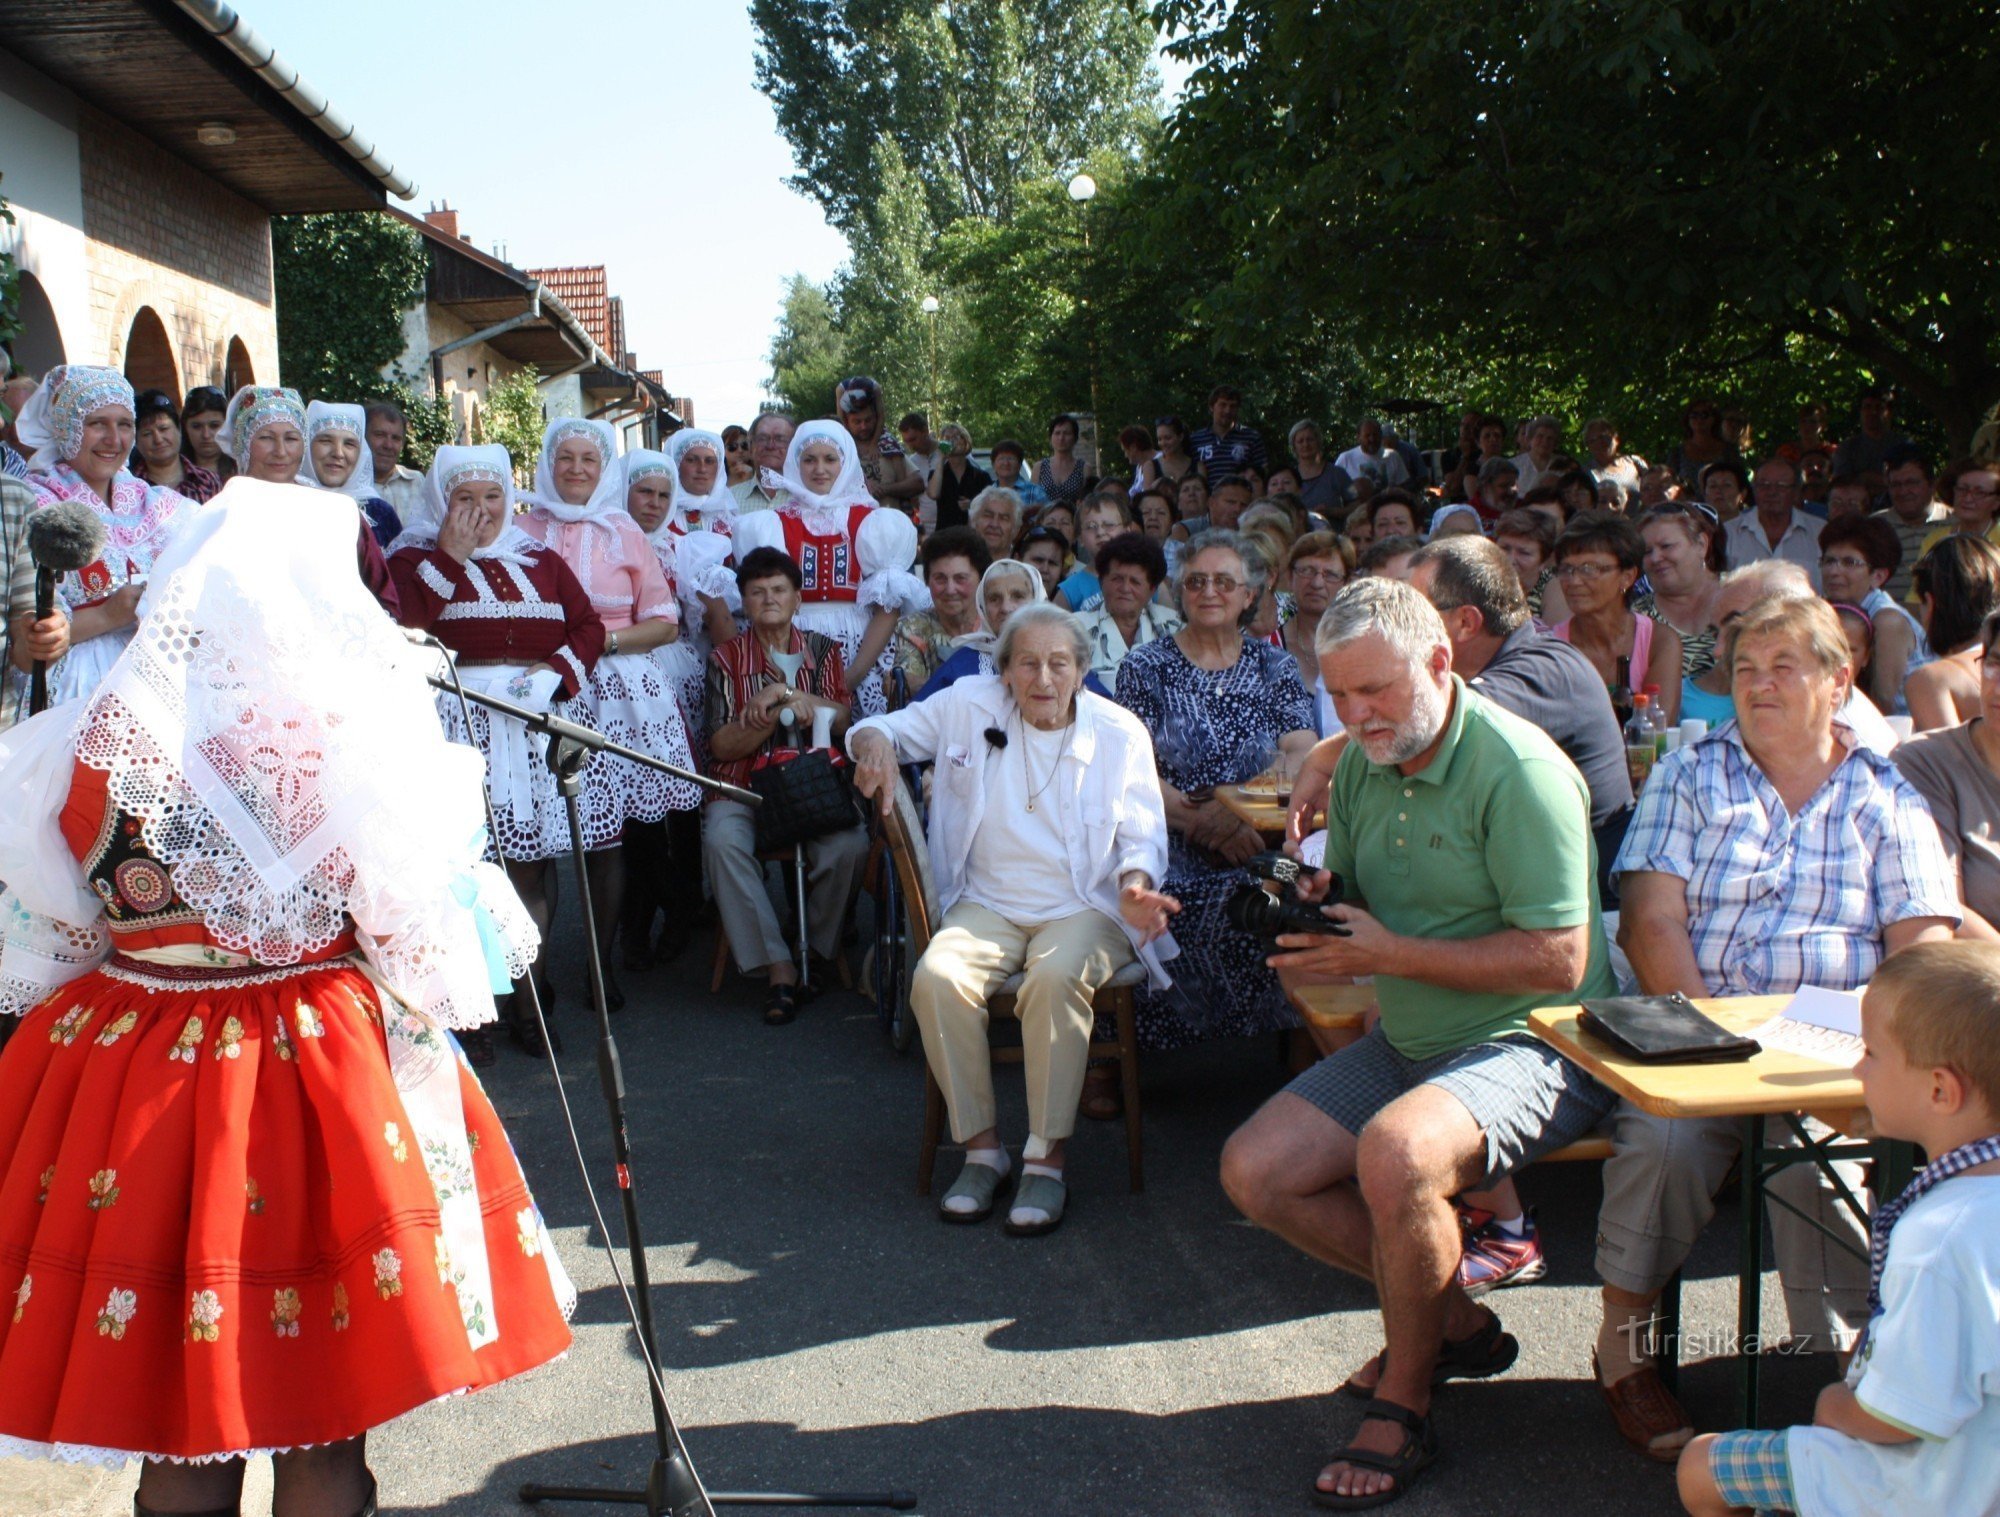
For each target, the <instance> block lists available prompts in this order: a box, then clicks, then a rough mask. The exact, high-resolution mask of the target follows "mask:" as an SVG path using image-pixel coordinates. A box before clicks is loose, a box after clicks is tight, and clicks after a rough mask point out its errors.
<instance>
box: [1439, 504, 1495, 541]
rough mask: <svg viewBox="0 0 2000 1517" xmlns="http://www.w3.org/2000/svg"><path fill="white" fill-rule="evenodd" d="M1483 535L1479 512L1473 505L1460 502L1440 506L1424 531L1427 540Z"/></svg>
mask: <svg viewBox="0 0 2000 1517" xmlns="http://www.w3.org/2000/svg"><path fill="white" fill-rule="evenodd" d="M1467 534H1470V535H1471V536H1473V537H1483V536H1484V535H1485V533H1484V531H1483V530H1482V529H1481V527H1480V525H1479V513H1478V512H1477V511H1475V510H1473V508H1472V507H1471V506H1468V505H1464V504H1458V505H1447V506H1439V507H1438V508H1437V511H1436V513H1435V514H1433V515H1432V517H1431V524H1430V526H1429V528H1428V529H1427V530H1426V531H1425V533H1424V540H1425V541H1426V542H1435V541H1436V540H1437V539H1438V538H1440V537H1464V536H1466V535H1467Z"/></svg>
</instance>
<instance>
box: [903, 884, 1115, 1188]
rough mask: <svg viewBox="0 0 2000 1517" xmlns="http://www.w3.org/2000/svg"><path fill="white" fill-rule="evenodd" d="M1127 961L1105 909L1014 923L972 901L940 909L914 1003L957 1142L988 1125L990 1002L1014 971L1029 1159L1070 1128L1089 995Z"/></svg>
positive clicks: (1086, 1038)
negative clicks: (1030, 924) (1033, 923)
mask: <svg viewBox="0 0 2000 1517" xmlns="http://www.w3.org/2000/svg"><path fill="white" fill-rule="evenodd" d="M1131 961H1132V942H1131V939H1129V938H1127V937H1126V936H1125V929H1124V928H1123V927H1122V926H1120V925H1119V924H1118V923H1117V922H1115V921H1113V920H1112V919H1111V918H1110V917H1108V916H1106V915H1105V914H1104V913H1103V912H1101V911H1079V912H1078V913H1077V914H1076V915H1075V916H1068V917H1063V918H1061V919H1060V920H1058V921H1054V922H1045V923H1043V924H1042V925H1041V926H1039V927H1017V926H1015V925H1014V924H1013V923H1012V922H1010V921H1008V920H1007V919H1006V918H1005V917H1003V916H1001V915H999V914H998V913H997V912H993V911H988V910H987V909H986V908H985V907H984V906H977V905H974V904H973V903H972V902H970V901H960V902H959V903H958V904H957V905H956V906H954V907H952V908H951V910H950V911H947V912H946V913H945V915H944V925H943V926H942V927H941V928H940V929H939V930H938V933H937V935H936V936H935V937H933V938H932V939H931V941H930V946H929V947H928V948H926V949H925V950H924V956H923V958H921V959H920V960H918V961H917V968H916V973H915V974H914V975H913V976H912V977H911V980H910V1005H911V1007H912V1009H914V1010H915V1012H916V1014H917V1026H918V1027H920V1028H922V1029H923V1034H924V1054H925V1056H926V1057H927V1058H928V1059H929V1060H930V1065H931V1073H932V1074H934V1075H935V1076H936V1077H937V1082H938V1085H939V1087H940V1088H942V1089H943V1091H944V1099H945V1105H946V1107H947V1108H949V1110H950V1112H951V1136H952V1140H953V1141H954V1142H958V1143H963V1142H964V1141H965V1140H966V1139H967V1138H971V1137H974V1136H976V1135H978V1134H979V1133H982V1132H984V1131H986V1129H987V1128H989V1127H991V1126H992V1125H993V1121H994V1111H993V1058H992V1052H991V1050H990V1049H989V1048H988V1046H987V1042H986V1026H987V1011H986V1003H987V1001H988V1000H989V999H990V998H991V997H992V996H993V994H994V993H995V992H996V991H998V990H999V988H1000V987H1001V985H1002V984H1004V983H1005V982H1006V980H1007V978H1008V977H1009V976H1010V975H1013V974H1016V973H1021V974H1024V976H1025V978H1024V979H1023V980H1022V982H1021V990H1020V993H1019V995H1017V996H1016V997H1015V1001H1014V1006H1015V1013H1016V1015H1017V1016H1019V1017H1020V1019H1021V1045H1022V1049H1023V1052H1024V1055H1025V1057H1024V1059H1023V1067H1024V1069H1025V1072H1026V1074H1027V1083H1028V1131H1029V1137H1030V1144H1031V1146H1032V1147H1033V1148H1034V1149H1035V1150H1036V1152H1034V1153H1031V1154H1030V1155H1029V1157H1030V1158H1036V1157H1040V1155H1041V1154H1042V1153H1044V1152H1046V1145H1047V1144H1048V1143H1052V1142H1055V1141H1057V1140H1058V1139H1062V1138H1067V1137H1068V1136H1069V1135H1070V1134H1071V1133H1072V1132H1074V1131H1075V1130H1076V1103H1077V1102H1078V1101H1079V1100H1081V1099H1082V1097H1083V1075H1084V1068H1085V1066H1086V1065H1087V1064H1088V1063H1089V1062H1090V1025H1091V1008H1090V1003H1091V998H1092V997H1093V996H1095V995H1096V994H1097V990H1098V987H1100V986H1101V985H1103V984H1104V983H1105V981H1107V980H1109V979H1110V978H1111V977H1112V976H1113V975H1114V974H1116V973H1117V972H1118V971H1119V970H1120V969H1122V968H1123V967H1124V966H1125V965H1127V964H1129V963H1130V962H1131ZM1036 1139H1040V1140H1041V1142H1040V1143H1036V1142H1035V1141H1034V1140H1036Z"/></svg>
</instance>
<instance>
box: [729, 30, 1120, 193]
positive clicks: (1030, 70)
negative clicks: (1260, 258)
mask: <svg viewBox="0 0 2000 1517" xmlns="http://www.w3.org/2000/svg"><path fill="white" fill-rule="evenodd" d="M750 14H751V19H752V20H753V22H754V23H755V25H756V28H757V41H758V46H757V86H758V88H759V89H761V90H763V92H764V93H765V94H766V95H768V96H769V97H770V99H771V102H772V104H773V106H774V107H775V108H776V110H777V113H778V128H779V130H780V131H782V132H783V133H784V134H785V139H786V140H787V141H788V142H790V143H791V145H792V153H793V156H794V158H795V159H796V160H797V162H798V165H799V169H800V172H799V174H798V175H797V176H796V177H795V178H794V179H793V180H792V181H791V182H792V184H793V186H794V187H795V188H796V189H798V190H799V191H800V192H801V193H803V194H805V195H808V196H811V197H812V198H813V199H815V200H817V201H818V202H819V203H820V204H821V205H822V206H824V207H825V208H826V212H827V216H828V218H829V219H830V220H832V222H833V223H834V225H836V226H838V227H839V228H840V229H841V230H842V231H848V232H851V231H853V230H854V229H855V228H856V227H858V226H859V225H860V224H861V222H862V220H863V218H864V217H865V215H866V212H867V208H868V206H869V204H870V202H871V201H872V200H873V199H874V198H875V194H876V191H877V188H878V186H877V184H876V181H875V179H874V175H873V170H874V160H875V152H876V146H877V144H878V143H881V142H884V141H887V142H890V143H893V144H894V145H895V148H896V151H897V152H898V153H899V154H900V155H901V157H902V159H903V161H904V162H905V163H906V164H907V165H908V166H909V167H910V169H911V170H912V172H913V173H914V174H915V175H916V178H917V182H918V183H919V184H920V185H921V186H922V187H923V189H924V191H925V194H926V198H927V200H928V203H929V210H930V215H931V219H932V220H933V221H934V222H935V223H936V224H937V225H938V226H940V227H944V226H949V225H950V224H951V223H952V222H954V221H956V220H957V219H958V218H959V217H961V216H980V217H986V218H989V219H994V220H999V221H1005V220H1007V219H1008V218H1009V217H1010V216H1011V215H1012V214H1013V210H1014V202H1015V196H1016V192H1017V190H1018V189H1019V187H1020V186H1021V185H1022V184H1024V183H1031V182H1034V181H1036V180H1043V179H1049V178H1052V177H1058V176H1064V177H1066V176H1067V175H1068V174H1069V173H1070V172H1072V171H1073V170H1074V169H1076V168H1077V167H1078V166H1080V165H1081V164H1082V163H1083V162H1084V160H1085V159H1087V158H1088V157H1090V156H1091V154H1093V153H1094V152H1097V151H1100V150H1102V149H1104V148H1107V147H1113V146H1116V147H1119V148H1122V149H1124V150H1125V151H1128V152H1130V151H1133V150H1136V148H1137V146H1138V144H1139V142H1140V141H1141V140H1142V138H1143V137H1144V136H1145V134H1146V133H1147V132H1148V130H1149V129H1150V128H1151V127H1152V126H1153V125H1154V124H1155V123H1156V122H1157V119H1158V107H1157V100H1158V82H1157V78H1156V76H1155V75H1154V72H1153V69H1152V64H1151V58H1152V47H1153V36H1154V33H1153V28H1152V23H1151V20H1150V19H1149V17H1148V16H1147V14H1146V12H1145V9H1144V8H1143V7H1142V6H1141V5H1139V4H1137V3H1135V0H874V3H869V4H864V3H860V0H752V3H751V6H750Z"/></svg>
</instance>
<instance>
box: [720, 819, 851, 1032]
mask: <svg viewBox="0 0 2000 1517" xmlns="http://www.w3.org/2000/svg"><path fill="white" fill-rule="evenodd" d="M757 862H758V863H760V864H784V865H786V866H788V867H789V868H790V869H791V871H792V873H791V882H790V884H789V886H788V887H787V891H786V893H787V894H788V895H789V896H790V897H791V900H792V909H793V915H794V918H795V920H794V923H793V925H794V926H795V927H796V928H797V930H798V955H799V985H800V987H801V988H802V989H806V990H810V989H811V988H812V941H811V937H810V934H809V933H808V931H807V928H806V850H805V845H804V844H803V843H800V844H796V845H794V846H793V847H790V848H778V849H772V850H769V851H766V852H763V853H759V854H758V855H757ZM766 888H767V889H768V888H769V887H768V886H767V887H766ZM834 969H835V971H836V972H837V973H838V974H839V976H840V984H841V988H842V989H843V990H852V989H853V988H854V973H853V971H852V970H850V969H849V968H848V967H847V954H846V952H845V950H843V949H835V950H834ZM728 974H729V934H728V933H727V932H726V931H724V930H723V926H722V918H721V917H720V916H718V917H717V918H716V920H715V960H714V962H713V963H712V964H711V965H710V966H709V976H708V989H709V993H710V994H711V995H713V994H714V993H715V992H716V991H719V990H721V989H722V982H723V980H724V978H725V977H727V975H728Z"/></svg>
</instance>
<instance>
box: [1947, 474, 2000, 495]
mask: <svg viewBox="0 0 2000 1517" xmlns="http://www.w3.org/2000/svg"><path fill="white" fill-rule="evenodd" d="M1952 495H1953V498H1954V499H1955V498H1956V497H1958V496H1960V495H2000V489H1996V488H1995V487H1994V486H1992V485H1975V484H1971V483H1969V482H1967V481H1966V480H1963V479H1961V480H1960V481H1959V482H1958V484H1957V486H1956V487H1955V488H1954V489H1953V491H1952Z"/></svg>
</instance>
